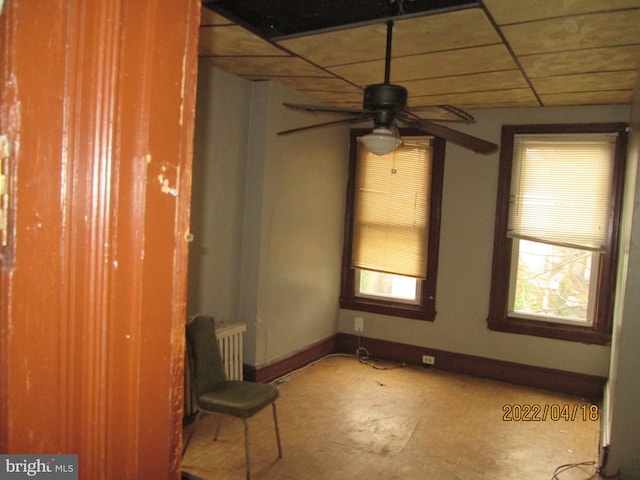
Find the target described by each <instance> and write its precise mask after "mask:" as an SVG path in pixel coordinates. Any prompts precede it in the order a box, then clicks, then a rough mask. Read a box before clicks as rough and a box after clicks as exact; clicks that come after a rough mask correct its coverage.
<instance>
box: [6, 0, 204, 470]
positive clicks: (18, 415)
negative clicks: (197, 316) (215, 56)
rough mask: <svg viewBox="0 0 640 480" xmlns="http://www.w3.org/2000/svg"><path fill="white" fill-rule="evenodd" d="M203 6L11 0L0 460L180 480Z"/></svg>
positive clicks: (153, 0) (183, 0)
mask: <svg viewBox="0 0 640 480" xmlns="http://www.w3.org/2000/svg"><path fill="white" fill-rule="evenodd" d="M199 8H200V7H199V2H197V1H196V0H178V1H172V2H163V1H160V0H147V1H145V2H132V1H127V0H90V1H87V0H55V1H50V2H41V1H39V0H9V1H7V2H5V6H4V12H3V13H2V15H1V16H0V22H1V23H0V28H1V29H2V30H1V35H2V36H1V41H2V45H1V46H0V48H1V49H2V50H1V55H2V58H1V61H2V63H1V66H0V69H1V75H2V78H1V82H2V84H1V88H2V107H0V129H1V131H0V134H2V133H7V135H8V137H9V140H10V143H11V144H12V145H13V146H14V151H13V158H12V163H13V165H14V170H13V172H14V178H13V180H14V185H15V187H16V188H15V192H14V193H15V195H14V205H15V210H14V212H13V213H14V215H13V218H12V220H13V222H14V223H13V225H14V234H13V235H12V238H11V248H12V249H13V262H12V264H11V265H8V266H5V268H4V269H3V271H2V274H1V276H0V282H1V284H0V289H1V297H0V298H1V301H2V304H1V306H0V314H1V319H0V329H1V331H0V333H2V335H1V337H0V362H2V369H1V370H0V392H1V393H0V425H2V427H0V428H1V430H0V451H3V452H15V453H51V452H61V453H78V454H79V463H80V470H81V472H83V473H82V477H83V478H84V477H86V478H96V479H98V478H105V479H106V478H109V479H110V478H131V479H138V478H177V477H178V475H179V464H180V444H181V420H182V418H181V409H182V369H183V364H182V362H183V328H184V315H185V299H186V265H187V240H186V237H187V233H188V220H189V202H190V185H191V155H192V135H193V121H194V103H195V102H194V99H195V77H196V63H197V32H198V23H199Z"/></svg>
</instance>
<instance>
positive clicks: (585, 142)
mask: <svg viewBox="0 0 640 480" xmlns="http://www.w3.org/2000/svg"><path fill="white" fill-rule="evenodd" d="M626 127H627V126H626V125H625V124H622V123H600V124H575V125H570V124H566V125H561V124H558V125H505V126H503V128H502V141H501V154H500V174H499V183H498V202H497V211H496V235H495V237H494V250H493V252H494V253H493V270H492V272H493V273H492V281H491V282H492V283H491V297H490V312H489V317H488V324H489V328H491V329H492V330H500V331H507V332H513V333H522V334H527V335H539V336H544V337H550V338H559V339H563V340H571V341H579V342H586V343H599V344H605V343H607V342H609V341H610V335H611V317H612V309H613V298H614V292H615V280H616V266H617V263H616V262H617V254H618V236H619V225H618V222H619V218H620V212H621V201H622V186H623V177H624V169H625V167H624V165H625V157H624V155H625V149H626V139H627V132H626Z"/></svg>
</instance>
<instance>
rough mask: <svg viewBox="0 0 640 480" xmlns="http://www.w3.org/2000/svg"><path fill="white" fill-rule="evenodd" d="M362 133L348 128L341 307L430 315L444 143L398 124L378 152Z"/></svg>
mask: <svg viewBox="0 0 640 480" xmlns="http://www.w3.org/2000/svg"><path fill="white" fill-rule="evenodd" d="M366 133H369V130H363V129H356V130H352V133H351V149H350V162H349V182H348V185H347V205H346V213H345V241H344V251H343V264H342V291H341V296H340V306H341V307H342V308H348V309H352V310H360V311H369V312H376V313H383V314H387V315H395V316H402V317H408V318H416V319H422V320H433V319H434V318H435V285H436V274H437V269H438V263H437V262H438V236H439V231H440V204H441V198H442V177H443V164H444V148H445V143H444V141H443V140H440V139H435V138H432V137H428V136H426V135H425V134H424V133H423V132H419V131H415V130H405V129H403V130H402V131H401V134H402V137H403V141H404V143H403V145H402V146H400V147H399V148H398V149H396V150H395V151H393V152H391V153H389V154H387V155H380V156H379V155H375V154H373V153H370V152H368V151H367V150H366V149H365V148H364V146H363V145H362V144H361V143H360V142H358V141H357V139H358V137H359V136H361V135H364V134H366Z"/></svg>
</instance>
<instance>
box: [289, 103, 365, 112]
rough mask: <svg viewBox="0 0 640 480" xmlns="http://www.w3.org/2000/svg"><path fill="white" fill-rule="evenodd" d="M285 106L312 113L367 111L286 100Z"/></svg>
mask: <svg viewBox="0 0 640 480" xmlns="http://www.w3.org/2000/svg"><path fill="white" fill-rule="evenodd" d="M283 105H284V106H285V107H289V108H293V109H296V110H304V111H305V112H311V113H348V114H362V113H366V112H365V111H364V110H362V109H354V108H341V107H324V106H321V105H304V104H301V103H288V102H284V103H283Z"/></svg>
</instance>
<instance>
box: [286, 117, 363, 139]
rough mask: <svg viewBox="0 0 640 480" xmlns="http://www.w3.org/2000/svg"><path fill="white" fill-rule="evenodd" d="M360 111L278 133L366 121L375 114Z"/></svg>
mask: <svg viewBox="0 0 640 480" xmlns="http://www.w3.org/2000/svg"><path fill="white" fill-rule="evenodd" d="M358 113H359V115H358V116H357V117H351V118H341V119H340V120H333V121H331V122H324V123H316V124H314V125H307V126H306V127H297V128H292V129H290V130H283V131H282V132H278V135H287V134H289V133H295V132H301V131H303V130H310V129H312V128H319V127H326V126H329V125H339V124H341V123H360V122H364V121H365V120H369V119H371V117H372V116H373V114H371V113H366V112H358Z"/></svg>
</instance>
